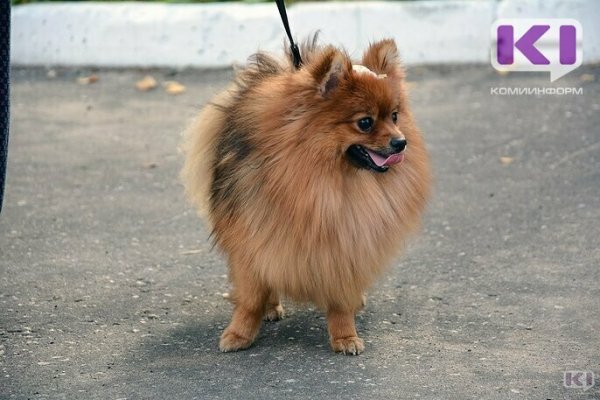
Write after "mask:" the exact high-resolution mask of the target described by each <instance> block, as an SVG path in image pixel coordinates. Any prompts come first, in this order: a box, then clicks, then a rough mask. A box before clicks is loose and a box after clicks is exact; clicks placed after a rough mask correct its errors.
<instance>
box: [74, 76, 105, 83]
mask: <svg viewBox="0 0 600 400" xmlns="http://www.w3.org/2000/svg"><path fill="white" fill-rule="evenodd" d="M99 79H100V77H99V76H98V75H96V74H92V75H89V76H81V77H79V78H77V83H79V84H80V85H89V84H92V83H96V82H98V80H99Z"/></svg>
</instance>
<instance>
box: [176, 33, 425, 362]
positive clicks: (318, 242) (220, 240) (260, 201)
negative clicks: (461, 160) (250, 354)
mask: <svg viewBox="0 0 600 400" xmlns="http://www.w3.org/2000/svg"><path fill="white" fill-rule="evenodd" d="M301 48H302V56H303V64H302V66H301V67H300V68H298V69H296V68H295V67H294V65H293V64H292V62H291V61H289V60H290V57H289V53H288V57H286V59H285V61H283V60H279V59H277V58H273V57H272V56H269V55H267V54H264V53H258V54H255V55H254V56H252V57H251V58H250V60H251V61H250V62H249V63H248V65H247V66H246V67H245V68H244V69H242V70H241V71H239V72H238V73H237V77H236V81H235V83H234V84H233V85H231V86H230V87H229V88H228V89H227V90H225V91H224V92H223V93H222V94H220V95H218V96H217V97H216V98H215V99H214V100H213V101H212V102H211V103H210V104H208V105H207V106H206V107H205V108H204V109H203V110H202V111H201V112H200V114H199V115H198V116H197V118H196V119H195V121H194V122H193V123H192V124H191V126H190V127H189V128H188V130H187V132H186V135H185V140H184V143H183V145H182V150H183V152H184V154H185V165H184V167H183V170H182V172H181V177H182V180H183V183H184V185H185V188H186V193H187V195H188V197H189V199H190V200H191V201H192V202H193V203H194V204H195V205H196V206H197V207H198V209H199V212H200V214H201V215H204V216H205V217H206V219H207V222H208V225H209V228H210V229H211V230H212V236H213V238H214V240H215V244H216V246H217V247H218V248H219V249H220V250H222V252H223V253H224V254H225V255H226V257H227V260H228V264H229V278H230V281H231V284H232V291H231V295H230V298H231V300H232V302H233V305H234V310H233V316H232V319H231V322H230V324H229V326H228V327H227V328H226V329H225V331H224V332H223V334H222V336H221V339H220V343H219V347H220V349H221V351H223V352H227V351H235V350H241V349H245V348H247V347H249V346H250V345H251V344H252V342H253V341H254V339H255V338H256V336H257V334H258V331H259V329H260V325H261V322H262V320H263V319H267V320H277V319H280V318H282V317H283V313H284V310H283V308H282V306H281V303H280V299H281V297H287V298H290V299H292V300H296V301H299V302H305V301H310V302H313V303H314V304H315V305H316V306H317V307H319V308H320V309H322V310H323V311H324V312H325V313H326V315H327V328H328V332H329V337H330V343H331V346H332V348H333V350H334V351H336V352H341V353H344V354H353V355H355V354H359V353H361V352H362V351H363V350H364V342H363V340H362V339H360V338H359V337H358V334H357V332H356V327H355V322H354V318H355V314H356V313H357V312H358V311H359V310H360V309H361V308H362V307H363V306H364V301H365V300H364V293H365V290H366V289H367V288H368V287H369V286H370V285H371V284H372V283H373V281H374V279H375V278H376V277H378V276H379V275H380V274H381V273H382V272H383V271H384V270H385V268H386V266H388V265H389V264H390V262H391V261H392V259H393V258H394V257H395V256H396V255H397V254H398V252H399V250H400V249H401V248H402V245H403V242H404V240H405V239H406V237H407V235H408V234H409V233H411V232H412V231H414V230H415V229H416V228H417V227H418V225H419V222H420V216H421V213H422V211H423V208H424V206H425V203H426V200H427V197H428V194H429V190H430V175H429V163H428V155H427V152H426V149H425V146H424V143H423V139H422V137H421V135H420V133H419V130H418V129H417V127H416V126H415V123H414V121H413V117H412V115H411V112H410V110H409V105H408V101H407V96H406V91H405V82H404V71H403V68H402V66H401V63H400V59H399V56H398V50H397V48H396V44H395V42H394V41H393V40H390V39H387V40H382V41H380V42H377V43H374V44H372V45H371V46H370V47H369V48H368V49H367V51H366V52H365V53H364V55H363V57H362V60H360V61H359V62H358V63H356V64H353V61H351V59H350V58H349V56H348V54H347V53H345V52H344V51H343V50H340V49H338V48H335V47H332V46H320V45H318V44H317V43H316V38H313V40H310V41H307V42H306V43H305V44H304V45H303V46H301Z"/></svg>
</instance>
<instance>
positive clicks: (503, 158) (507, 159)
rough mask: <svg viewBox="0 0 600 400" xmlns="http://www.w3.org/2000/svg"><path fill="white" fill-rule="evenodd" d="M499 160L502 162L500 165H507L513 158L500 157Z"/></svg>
mask: <svg viewBox="0 0 600 400" xmlns="http://www.w3.org/2000/svg"><path fill="white" fill-rule="evenodd" d="M500 162H501V163H502V165H508V164H510V163H512V162H513V158H512V157H506V156H504V157H500Z"/></svg>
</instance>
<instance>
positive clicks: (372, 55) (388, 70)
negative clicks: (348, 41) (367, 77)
mask: <svg viewBox="0 0 600 400" xmlns="http://www.w3.org/2000/svg"><path fill="white" fill-rule="evenodd" d="M362 65H364V66H365V67H367V68H369V69H370V70H371V71H373V72H375V73H376V74H378V75H387V76H389V77H391V78H398V79H402V78H404V70H403V69H402V64H401V62H400V56H399V54H398V48H397V47H396V42H394V40H393V39H384V40H381V41H379V42H375V43H373V44H371V45H370V46H369V48H368V49H367V51H365V54H364V55H363V58H362Z"/></svg>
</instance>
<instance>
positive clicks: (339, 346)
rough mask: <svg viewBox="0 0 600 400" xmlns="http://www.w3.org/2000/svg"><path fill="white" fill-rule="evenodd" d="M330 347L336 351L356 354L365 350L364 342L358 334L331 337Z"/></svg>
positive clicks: (351, 354)
mask: <svg viewBox="0 0 600 400" xmlns="http://www.w3.org/2000/svg"><path fill="white" fill-rule="evenodd" d="M331 347H332V348H333V351H335V352H336V353H342V354H345V355H350V356H357V355H359V354H360V353H362V352H363V351H364V350H365V342H364V341H363V340H362V339H361V338H359V337H358V336H350V337H347V338H341V339H332V340H331Z"/></svg>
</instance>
